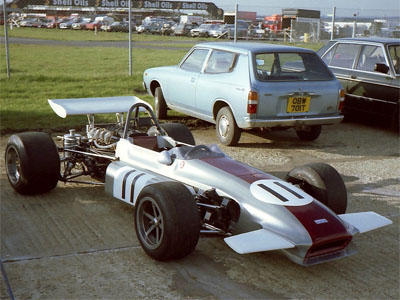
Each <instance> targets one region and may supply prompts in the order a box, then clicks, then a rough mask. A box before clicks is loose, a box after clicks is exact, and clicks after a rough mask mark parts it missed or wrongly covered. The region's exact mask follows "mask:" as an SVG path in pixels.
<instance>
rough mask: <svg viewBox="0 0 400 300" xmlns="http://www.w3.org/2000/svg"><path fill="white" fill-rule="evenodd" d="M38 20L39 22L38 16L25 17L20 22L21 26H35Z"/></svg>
mask: <svg viewBox="0 0 400 300" xmlns="http://www.w3.org/2000/svg"><path fill="white" fill-rule="evenodd" d="M38 22H39V19H38V18H29V19H24V20H22V21H21V22H20V23H19V26H21V27H34V24H37V23H38Z"/></svg>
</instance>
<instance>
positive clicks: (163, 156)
mask: <svg viewBox="0 0 400 300" xmlns="http://www.w3.org/2000/svg"><path fill="white" fill-rule="evenodd" d="M157 161H158V162H159V163H160V164H163V165H167V166H170V165H171V164H172V158H171V155H170V154H169V152H168V151H167V150H164V151H162V152H160V154H158V157H157Z"/></svg>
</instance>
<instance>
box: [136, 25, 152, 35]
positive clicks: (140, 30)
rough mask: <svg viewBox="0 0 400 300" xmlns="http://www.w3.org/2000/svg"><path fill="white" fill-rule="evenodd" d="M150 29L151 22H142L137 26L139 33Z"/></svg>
mask: <svg viewBox="0 0 400 300" xmlns="http://www.w3.org/2000/svg"><path fill="white" fill-rule="evenodd" d="M149 30H150V24H142V25H139V26H137V27H136V31H137V33H138V34H141V33H148V32H149Z"/></svg>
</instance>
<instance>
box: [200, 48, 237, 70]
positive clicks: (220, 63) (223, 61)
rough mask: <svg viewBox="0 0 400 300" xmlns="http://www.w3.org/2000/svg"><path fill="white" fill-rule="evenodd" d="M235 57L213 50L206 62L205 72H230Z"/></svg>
mask: <svg viewBox="0 0 400 300" xmlns="http://www.w3.org/2000/svg"><path fill="white" fill-rule="evenodd" d="M236 56H237V55H236V54H235V53H232V52H226V51H219V50H214V51H213V52H212V53H211V56H210V59H209V60H208V63H207V67H206V70H205V72H206V73H211V74H216V73H228V72H232V70H233V68H234V65H235V61H236Z"/></svg>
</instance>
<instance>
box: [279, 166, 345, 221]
mask: <svg viewBox="0 0 400 300" xmlns="http://www.w3.org/2000/svg"><path fill="white" fill-rule="evenodd" d="M286 181H288V182H291V183H293V184H298V185H299V186H300V188H301V189H302V190H304V191H305V192H306V193H307V194H309V195H311V196H312V197H314V198H315V199H317V200H318V201H320V202H321V203H323V204H325V205H326V206H327V207H329V208H330V209H332V210H333V211H334V212H335V213H336V214H344V213H345V212H346V209H347V191H346V186H345V184H344V181H343V179H342V176H340V174H339V173H338V171H336V169H335V168H333V167H332V166H330V165H327V164H324V163H310V164H307V165H304V166H300V167H296V168H294V169H292V170H291V171H290V172H289V173H288V174H287V176H286Z"/></svg>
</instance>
